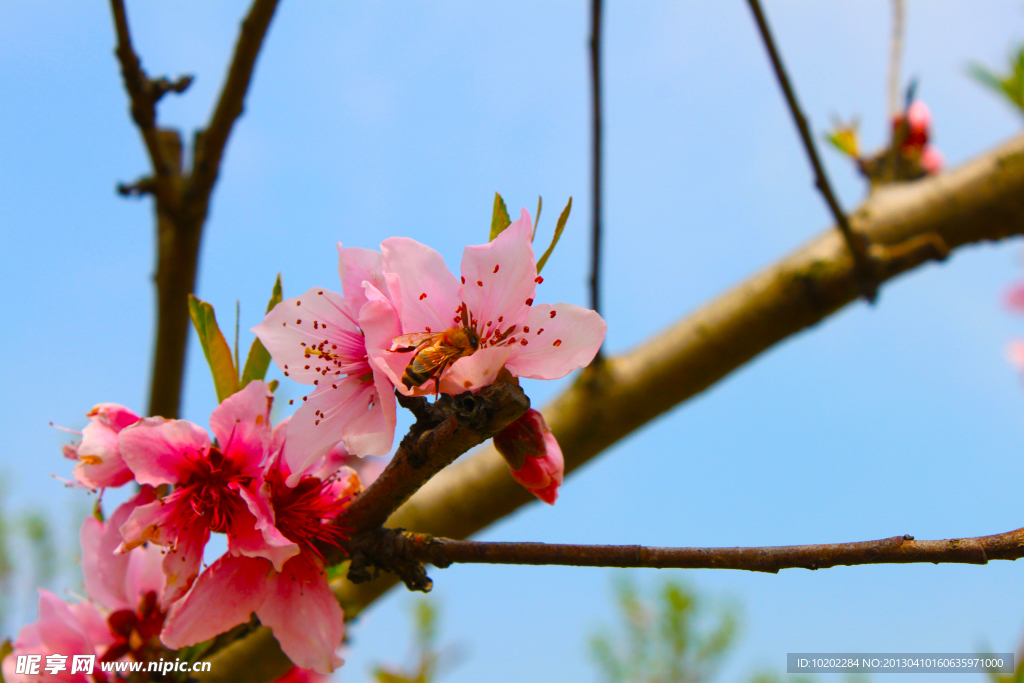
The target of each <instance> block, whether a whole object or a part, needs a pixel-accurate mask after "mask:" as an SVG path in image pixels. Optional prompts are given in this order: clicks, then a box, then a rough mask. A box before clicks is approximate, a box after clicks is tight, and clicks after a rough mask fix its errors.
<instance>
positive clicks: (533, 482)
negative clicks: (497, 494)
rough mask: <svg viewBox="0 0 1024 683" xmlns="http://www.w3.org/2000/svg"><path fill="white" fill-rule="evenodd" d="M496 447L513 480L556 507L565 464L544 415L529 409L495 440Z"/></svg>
mask: <svg viewBox="0 0 1024 683" xmlns="http://www.w3.org/2000/svg"><path fill="white" fill-rule="evenodd" d="M494 447H495V448H497V449H498V452H499V453H501V455H502V457H504V458H505V461H506V462H507V463H508V466H509V469H510V470H511V471H512V478H513V479H515V480H516V481H518V482H519V483H520V484H522V485H523V486H525V487H526V488H527V489H528V490H529V491H530V493H532V494H533V495H535V496H537V497H538V498H540V499H541V500H542V501H544V502H545V503H548V504H549V505H554V504H555V500H556V499H557V498H558V487H559V486H561V485H562V476H563V474H564V472H565V461H564V459H563V458H562V449H561V448H560V447H559V445H558V441H557V440H556V439H555V435H554V434H552V433H551V430H550V429H548V425H547V423H546V422H545V421H544V416H543V415H541V414H540V413H539V412H538V411H536V410H534V409H533V408H531V409H530V410H527V411H526V413H524V414H523V416H522V417H520V418H519V419H518V420H516V421H515V422H513V423H512V424H510V425H509V426H507V427H505V429H503V430H501V432H499V433H498V435H497V436H495V437H494Z"/></svg>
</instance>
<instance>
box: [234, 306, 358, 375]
mask: <svg viewBox="0 0 1024 683" xmlns="http://www.w3.org/2000/svg"><path fill="white" fill-rule="evenodd" d="M347 310H348V309H347V307H346V305H345V300H344V299H343V298H342V297H341V295H340V294H338V293H337V292H332V291H330V290H327V289H323V288H322V287H313V288H312V289H309V290H307V291H306V293H305V294H303V295H302V296H299V297H295V298H293V299H285V300H284V301H282V302H281V303H279V304H278V305H277V306H274V309H273V310H272V311H270V313H267V317H265V318H264V319H263V322H262V323H260V324H259V325H257V326H256V327H254V328H252V331H253V332H254V333H255V334H256V336H257V337H259V339H260V341H261V342H262V343H263V345H264V346H265V347H267V351H269V352H270V356H271V358H273V359H274V363H276V364H277V367H279V368H281V370H282V372H284V373H285V376H286V377H290V378H291V379H293V380H295V381H296V382H300V383H302V384H312V383H313V380H321V381H322V380H323V378H324V376H325V374H324V371H325V369H327V368H328V367H329V368H330V369H329V370H328V372H329V373H330V374H333V373H334V372H341V373H342V374H347V373H349V372H354V371H357V370H358V368H349V367H348V365H350V364H351V363H352V362H353V361H359V360H360V359H362V357H363V356H365V355H366V354H365V352H364V350H363V336H362V333H361V332H360V331H359V329H358V328H357V327H356V324H355V322H354V320H353V319H352V318H351V317H350V316H349V314H348V312H347ZM321 343H324V345H325V348H324V350H325V351H329V352H331V353H332V355H333V354H335V353H336V354H340V356H341V358H338V359H335V360H331V361H323V360H321V359H320V357H319V356H318V355H316V354H313V357H310V351H315V350H316V348H315V347H317V346H318V345H320V344H321ZM338 363H341V364H342V366H341V367H338Z"/></svg>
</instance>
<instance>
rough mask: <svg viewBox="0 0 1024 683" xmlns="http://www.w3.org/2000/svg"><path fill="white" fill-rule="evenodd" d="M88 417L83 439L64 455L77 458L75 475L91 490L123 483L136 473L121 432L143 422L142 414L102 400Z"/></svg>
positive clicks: (65, 450) (65, 447) (71, 445)
mask: <svg viewBox="0 0 1024 683" xmlns="http://www.w3.org/2000/svg"><path fill="white" fill-rule="evenodd" d="M86 417H88V418H89V424H88V425H86V427H85V429H83V430H82V440H81V441H80V442H78V443H77V444H70V445H65V446H64V457H66V458H68V459H70V460H77V461H78V464H77V465H75V471H74V475H73V476H74V477H75V479H77V480H78V481H79V483H81V484H82V485H83V486H86V487H88V488H91V489H102V488H107V487H115V486H121V485H123V484H127V483H128V482H130V481H131V480H132V479H133V477H134V475H133V474H132V471H131V470H130V469H128V466H127V465H126V464H125V462H124V459H123V458H122V457H121V452H120V450H119V449H118V446H117V435H118V433H120V431H121V430H122V429H124V428H125V427H129V426H131V425H133V424H135V423H136V422H138V421H139V416H138V415H136V414H135V413H133V412H132V411H131V410H129V409H128V408H125V407H124V406H122V405H118V404H116V403H100V404H97V405H96V406H94V407H93V409H92V410H90V411H89V412H88V413H86Z"/></svg>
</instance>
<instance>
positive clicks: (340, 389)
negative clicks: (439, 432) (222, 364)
mask: <svg viewBox="0 0 1024 683" xmlns="http://www.w3.org/2000/svg"><path fill="white" fill-rule="evenodd" d="M329 381H330V380H325V383H324V384H323V385H321V386H320V387H318V388H317V390H316V391H314V392H313V393H312V394H309V395H308V396H305V397H303V404H302V407H301V408H299V409H298V410H297V411H296V412H295V414H294V415H293V416H292V421H291V424H290V426H289V428H288V440H287V442H286V444H285V449H284V457H285V460H287V462H288V469H289V470H290V471H291V472H292V474H291V475H290V476H289V477H288V482H289V484H288V485H289V486H294V483H292V482H297V481H298V480H299V479H301V477H302V473H303V472H304V471H305V470H306V469H307V468H308V467H309V466H310V465H312V464H313V463H315V462H316V461H317V460H319V459H320V458H322V457H323V456H324V455H326V454H327V453H328V452H329V451H330V450H331V449H332V448H333V447H334V446H335V444H337V443H338V442H339V441H344V440H346V439H348V438H350V437H357V438H362V437H365V436H366V434H367V432H368V431H369V432H370V436H371V437H372V436H377V440H376V442H374V441H373V439H372V438H370V439H369V441H370V445H374V444H376V445H378V446H380V445H384V446H386V448H385V451H384V452H385V453H386V452H387V449H389V448H390V447H391V439H393V438H394V427H391V429H390V431H389V430H388V428H387V425H386V424H385V422H384V420H383V419H381V418H382V416H381V415H380V412H381V410H380V405H379V404H378V402H377V391H376V388H375V387H374V385H373V384H372V383H370V382H364V381H362V380H360V379H356V378H354V377H345V378H342V379H339V380H337V381H336V382H330V383H326V382H329ZM371 402H372V403H373V407H372V408H369V406H370V404H371ZM367 413H371V420H370V423H369V424H366V420H365V417H364V416H366V415H367ZM374 418H376V419H374ZM375 431H379V432H381V433H379V434H375ZM345 447H346V449H348V450H349V451H350V452H351V451H352V449H351V448H350V447H349V446H348V445H347V444H346V446H345Z"/></svg>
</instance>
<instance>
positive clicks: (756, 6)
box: [747, 0, 878, 303]
mask: <svg viewBox="0 0 1024 683" xmlns="http://www.w3.org/2000/svg"><path fill="white" fill-rule="evenodd" d="M747 1H748V3H749V4H750V9H751V11H752V12H753V13H754V19H755V20H756V22H757V28H758V30H759V31H760V33H761V38H762V39H763V40H764V45H765V48H766V49H767V50H768V56H769V58H770V59H771V62H772V68H773V69H774V70H775V76H776V78H777V79H778V81H779V85H780V86H781V87H782V92H783V94H784V95H785V96H786V103H787V104H788V105H789V110H790V112H791V113H792V114H793V120H794V122H795V123H796V127H797V130H798V131H799V133H800V139H801V140H802V141H803V143H804V149H805V150H807V156H808V158H809V159H810V161H811V166H812V167H813V169H814V185H815V186H816V187H817V188H818V190H819V191H820V192H821V194H822V195H823V196H824V197H825V202H826V203H827V204H828V208H829V210H830V211H831V212H832V215H833V217H834V218H835V220H836V226H837V227H838V228H839V232H841V233H842V235H843V239H844V240H846V246H847V247H848V248H849V250H850V254H851V255H852V256H853V262H854V270H855V272H856V274H857V279H858V284H859V285H860V290H861V295H862V296H863V297H864V298H865V299H867V300H868V301H869V302H871V303H874V301H875V298H876V296H877V294H878V283H877V280H876V277H875V272H874V267H873V265H872V263H871V260H870V259H869V258H868V256H867V253H866V249H865V245H863V244H861V240H860V239H858V237H857V235H856V234H854V232H853V228H851V227H850V221H849V219H848V218H847V216H846V214H845V213H843V209H842V207H840V206H839V201H838V200H837V199H836V196H835V193H833V192H832V186H831V185H830V184H829V182H828V176H827V175H825V168H824V167H823V166H822V165H821V159H819V158H818V151H817V149H816V148H815V146H814V139H813V138H812V137H811V131H810V127H809V126H808V125H807V119H806V118H805V117H804V115H803V112H802V111H801V110H800V104H799V103H798V102H797V99H796V93H795V92H794V90H793V86H792V85H791V84H790V82H789V76H788V75H787V74H786V68H785V66H783V64H782V58H781V57H780V56H779V51H778V49H777V48H776V47H775V40H774V39H773V38H772V33H771V29H770V28H768V20H767V19H766V18H765V16H764V12H763V11H762V10H761V3H760V2H759V1H758V0H747Z"/></svg>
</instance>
